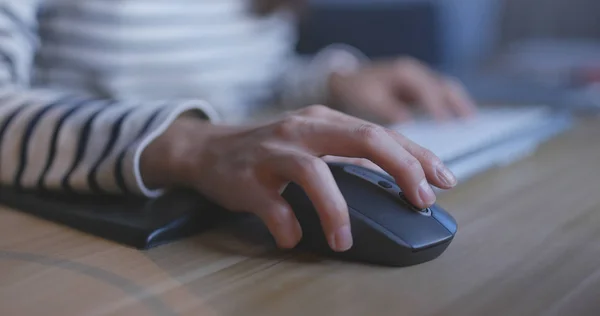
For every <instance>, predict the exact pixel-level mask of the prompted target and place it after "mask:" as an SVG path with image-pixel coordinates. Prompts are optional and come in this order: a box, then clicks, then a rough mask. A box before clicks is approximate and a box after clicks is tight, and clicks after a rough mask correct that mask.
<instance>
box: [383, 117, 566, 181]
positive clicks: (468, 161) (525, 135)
mask: <svg viewBox="0 0 600 316" xmlns="http://www.w3.org/2000/svg"><path fill="white" fill-rule="evenodd" d="M570 126H571V121H570V119H569V116H568V115H566V114H558V113H556V112H555V111H553V110H552V109H550V108H548V107H540V106H537V107H519V108H511V107H506V108H483V109H481V110H480V112H479V113H478V115H477V116H476V117H475V118H474V119H471V120H465V121H453V122H449V123H437V122H434V121H430V120H416V121H415V122H411V123H407V124H402V125H396V126H391V128H392V129H394V130H397V131H399V132H401V133H402V134H403V135H405V136H407V137H408V138H410V139H411V140H413V141H414V142H416V143H418V144H419V145H421V146H423V147H425V148H428V149H430V150H431V151H433V152H434V153H435V154H437V155H438V156H439V157H440V158H441V159H442V160H444V161H445V162H446V164H447V165H448V166H449V168H450V169H452V171H453V172H454V173H455V174H456V175H457V177H458V178H459V179H460V180H464V179H466V178H468V177H470V176H473V175H475V174H477V173H479V172H483V171H485V170H487V169H490V168H492V167H494V166H498V165H505V164H509V163H511V162H514V161H515V160H517V159H521V158H523V157H525V156H527V155H528V154H530V153H532V152H533V151H534V150H535V149H536V148H537V146H538V145H540V144H541V143H543V142H545V141H547V140H548V139H550V138H551V137H553V136H555V135H557V134H558V133H561V132H563V131H565V130H566V129H568V128H569V127H570Z"/></svg>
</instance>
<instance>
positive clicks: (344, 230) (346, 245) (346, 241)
mask: <svg viewBox="0 0 600 316" xmlns="http://www.w3.org/2000/svg"><path fill="white" fill-rule="evenodd" d="M330 243H331V245H330V246H331V248H332V249H333V250H335V251H346V250H348V249H350V248H351V247H352V232H351V231H350V226H348V225H345V226H342V227H340V228H338V230H337V231H336V232H335V234H334V235H333V238H332V240H331V242H330Z"/></svg>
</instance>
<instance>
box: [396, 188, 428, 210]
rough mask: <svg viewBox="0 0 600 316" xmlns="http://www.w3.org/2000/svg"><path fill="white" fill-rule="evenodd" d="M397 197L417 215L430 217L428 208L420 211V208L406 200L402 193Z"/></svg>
mask: <svg viewBox="0 0 600 316" xmlns="http://www.w3.org/2000/svg"><path fill="white" fill-rule="evenodd" d="M398 195H400V197H401V198H402V201H403V202H404V203H405V204H406V205H408V206H409V207H410V208H411V209H412V210H413V211H415V212H417V213H421V214H423V215H427V216H430V215H431V209H430V208H425V209H420V208H418V207H416V206H414V205H413V204H412V203H410V201H409V200H408V199H407V198H406V196H405V195H404V193H402V192H400V193H399V194H398Z"/></svg>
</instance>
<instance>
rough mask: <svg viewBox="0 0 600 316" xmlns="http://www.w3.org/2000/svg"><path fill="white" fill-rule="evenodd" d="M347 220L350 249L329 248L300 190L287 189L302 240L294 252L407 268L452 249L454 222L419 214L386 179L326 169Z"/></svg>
mask: <svg viewBox="0 0 600 316" xmlns="http://www.w3.org/2000/svg"><path fill="white" fill-rule="evenodd" d="M329 167H330V170H331V172H332V174H333V176H334V179H335V181H336V183H337V185H338V187H339V189H340V191H341V192H342V195H343V196H344V198H345V200H346V202H347V204H348V210H349V215H350V225H351V231H352V235H353V241H354V243H353V246H352V248H350V249H349V250H348V251H345V252H334V251H333V250H331V248H330V247H329V244H328V243H327V239H326V237H325V234H324V233H323V229H322V226H321V222H320V219H319V216H318V214H317V211H316V210H315V208H314V206H313V205H312V203H311V202H310V199H309V198H308V196H307V195H306V194H305V193H304V191H303V190H302V188H301V187H300V186H298V185H296V184H294V183H292V184H290V185H288V187H287V188H286V190H285V191H284V192H283V194H282V196H283V197H284V198H285V199H286V201H287V202H288V203H289V204H290V206H291V207H292V210H293V211H294V213H295V215H296V217H297V218H298V221H299V222H300V227H301V228H302V233H303V237H302V240H301V241H300V243H299V244H298V246H297V248H299V249H303V250H306V251H310V252H314V253H318V254H322V255H325V256H331V257H334V258H338V259H343V260H349V261H356V262H362V263H370V264H378V265H385V266H396V267H402V266H410V265H415V264H421V263H424V262H427V261H431V260H434V259H435V258H437V257H439V256H440V255H441V254H442V253H443V252H444V251H445V250H446V249H447V248H448V246H449V245H450V243H451V242H452V240H453V239H454V236H455V234H456V232H457V223H456V220H455V219H454V218H453V217H452V216H451V215H450V214H449V213H448V212H447V211H445V210H444V209H443V208H441V207H440V206H439V205H437V204H435V205H433V206H431V207H429V208H426V209H423V210H421V209H418V208H416V207H415V206H414V205H412V204H411V203H410V202H408V200H407V199H406V198H405V197H404V196H403V195H402V194H401V191H400V188H399V187H398V186H397V185H396V183H395V182H394V181H393V179H391V178H390V177H389V176H387V175H384V174H381V173H379V172H376V171H373V170H371V169H367V168H363V167H359V166H354V165H348V164H343V163H330V164H329Z"/></svg>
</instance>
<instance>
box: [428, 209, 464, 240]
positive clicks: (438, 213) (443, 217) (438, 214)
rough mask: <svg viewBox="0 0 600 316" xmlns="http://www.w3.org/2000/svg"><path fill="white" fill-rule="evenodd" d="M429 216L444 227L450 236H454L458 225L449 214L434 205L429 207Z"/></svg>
mask: <svg viewBox="0 0 600 316" xmlns="http://www.w3.org/2000/svg"><path fill="white" fill-rule="evenodd" d="M431 209H432V211H431V216H432V217H433V218H435V219H436V220H437V221H438V222H439V223H440V224H441V225H442V226H444V227H445V228H446V229H447V230H448V231H449V232H450V233H451V234H452V235H454V234H456V231H457V230H458V224H457V223H456V220H455V219H454V217H452V215H450V213H448V212H447V211H446V210H444V209H442V208H441V207H439V206H437V205H435V206H432V207H431Z"/></svg>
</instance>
